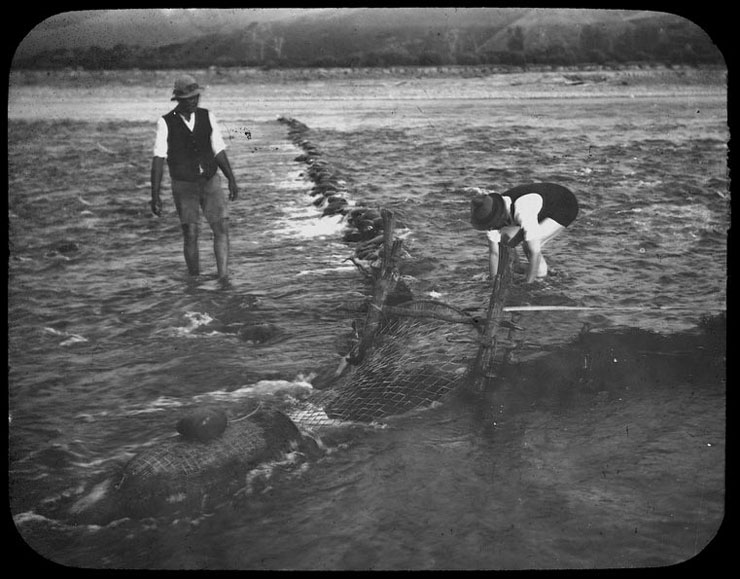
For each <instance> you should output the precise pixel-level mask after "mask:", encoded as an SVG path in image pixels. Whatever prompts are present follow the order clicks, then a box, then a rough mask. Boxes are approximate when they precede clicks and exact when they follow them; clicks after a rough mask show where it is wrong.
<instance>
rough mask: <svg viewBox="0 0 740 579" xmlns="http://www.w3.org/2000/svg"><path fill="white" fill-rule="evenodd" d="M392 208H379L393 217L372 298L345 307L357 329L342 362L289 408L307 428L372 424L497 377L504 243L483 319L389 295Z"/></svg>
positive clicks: (393, 254) (396, 245)
mask: <svg viewBox="0 0 740 579" xmlns="http://www.w3.org/2000/svg"><path fill="white" fill-rule="evenodd" d="M389 214H390V212H388V211H384V212H383V218H384V220H386V221H389V222H390V223H386V224H385V227H384V231H385V233H386V239H385V243H384V247H383V249H382V250H381V251H380V256H381V260H380V262H381V263H380V265H379V266H377V267H376V268H375V271H374V273H373V296H372V298H371V299H369V300H367V301H365V302H363V303H360V304H345V305H343V306H342V309H344V310H346V311H349V312H352V313H353V314H354V316H353V323H352V326H353V328H354V329H355V332H356V334H355V338H356V339H355V344H354V347H353V348H352V350H351V352H350V353H349V355H348V356H347V361H348V366H347V368H346V369H344V370H343V372H342V374H341V378H340V379H338V380H337V381H336V383H335V385H334V386H333V387H332V388H331V389H328V390H322V391H319V392H315V393H313V394H312V395H310V396H309V397H308V398H307V399H305V400H303V401H302V403H301V405H300V406H296V408H294V409H292V410H291V411H289V412H288V415H289V416H290V418H291V419H292V420H293V421H294V422H296V423H297V424H298V425H299V426H300V427H302V428H304V429H307V430H315V429H317V428H321V427H324V426H331V425H339V424H344V423H347V422H364V423H369V422H374V421H378V420H381V419H383V418H387V417H390V416H393V415H398V414H404V413H406V412H409V411H412V410H416V409H419V408H427V407H430V406H432V405H434V404H436V403H441V402H443V401H444V400H445V399H446V398H447V397H449V396H451V395H452V394H454V393H455V392H457V391H459V390H460V389H461V388H463V387H468V388H470V389H472V390H477V391H482V390H483V388H485V387H486V386H487V385H488V384H489V383H490V381H491V380H492V379H493V378H494V377H495V374H494V371H493V368H494V366H495V365H496V364H497V363H499V358H500V356H499V357H498V358H497V341H498V340H497V336H496V334H497V332H498V330H499V329H500V323H499V319H500V317H501V314H502V311H503V303H504V298H505V293H506V289H507V286H508V281H509V279H510V267H509V252H508V249H507V250H503V251H502V252H501V255H500V260H501V265H502V267H500V268H499V271H500V272H501V273H500V274H499V275H497V276H496V279H495V280H494V288H493V293H492V295H491V302H490V304H489V308H488V312H487V317H486V318H485V319H479V318H476V317H474V316H471V315H470V314H468V313H467V312H465V311H463V310H460V309H458V308H456V307H454V306H452V305H450V304H446V303H444V302H439V301H435V300H410V301H407V302H403V303H396V300H394V299H389V298H392V297H393V290H394V288H395V284H396V282H397V280H398V271H397V268H396V267H395V262H396V259H397V256H398V255H399V252H400V241H399V240H392V238H391V234H390V233H389V231H392V214H390V215H389ZM389 303H393V305H388V304H389ZM350 317H352V316H350Z"/></svg>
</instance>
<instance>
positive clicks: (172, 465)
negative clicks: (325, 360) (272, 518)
mask: <svg viewBox="0 0 740 579" xmlns="http://www.w3.org/2000/svg"><path fill="white" fill-rule="evenodd" d="M299 439H300V433H299V431H298V429H297V428H296V426H295V425H294V424H293V423H292V422H291V421H290V420H289V419H288V418H287V417H286V416H285V415H283V414H282V413H280V412H275V411H269V410H268V411H261V410H260V411H257V412H255V413H252V414H250V415H248V416H245V417H243V418H241V419H237V420H233V421H231V422H230V423H229V425H228V426H227V427H226V429H225V430H224V432H223V434H222V435H221V436H220V437H218V438H216V439H214V440H212V441H210V442H209V443H207V444H206V443H200V442H183V440H182V439H181V438H180V437H177V438H171V439H169V440H165V441H163V442H161V443H159V444H157V445H156V446H153V447H152V448H150V449H148V450H145V451H143V452H141V453H140V454H138V455H137V456H135V457H134V458H133V459H132V460H131V461H130V462H129V463H128V464H127V465H126V467H125V469H124V471H123V477H122V480H121V483H119V484H123V485H124V486H126V485H130V484H132V483H134V482H141V481H146V480H148V479H152V478H162V479H172V480H180V479H185V478H190V477H197V476H198V475H201V474H203V473H207V472H210V471H212V470H214V469H219V468H223V467H225V466H227V465H234V463H235V461H236V462H237V463H241V464H243V465H244V466H249V465H250V464H256V463H258V462H259V461H260V460H261V459H263V458H264V457H265V455H266V454H269V453H274V452H277V451H279V450H286V449H287V447H286V444H288V443H289V441H291V440H296V441H297V440H299ZM286 441H288V442H286Z"/></svg>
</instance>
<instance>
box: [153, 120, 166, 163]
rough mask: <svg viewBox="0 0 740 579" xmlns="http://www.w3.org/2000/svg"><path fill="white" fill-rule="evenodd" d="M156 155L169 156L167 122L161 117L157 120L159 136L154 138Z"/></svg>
mask: <svg viewBox="0 0 740 579" xmlns="http://www.w3.org/2000/svg"><path fill="white" fill-rule="evenodd" d="M153 154H154V156H155V157H162V158H163V159H166V158H167V123H166V122H165V120H164V119H163V118H162V117H160V118H159V120H158V121H157V136H156V137H155V138H154V151H153Z"/></svg>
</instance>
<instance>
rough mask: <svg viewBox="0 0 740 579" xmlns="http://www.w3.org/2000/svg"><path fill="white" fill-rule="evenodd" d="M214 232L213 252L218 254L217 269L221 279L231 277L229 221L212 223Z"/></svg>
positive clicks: (223, 220) (221, 220)
mask: <svg viewBox="0 0 740 579" xmlns="http://www.w3.org/2000/svg"><path fill="white" fill-rule="evenodd" d="M211 229H212V230H213V251H214V253H215V254H216V268H217V269H218V277H219V279H226V278H228V277H229V220H228V219H220V220H219V221H216V222H215V223H211Z"/></svg>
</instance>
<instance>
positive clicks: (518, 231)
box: [470, 183, 578, 283]
mask: <svg viewBox="0 0 740 579" xmlns="http://www.w3.org/2000/svg"><path fill="white" fill-rule="evenodd" d="M470 204H471V207H470V209H471V211H470V222H471V223H472V225H473V227H474V228H475V229H478V230H481V231H485V232H486V235H487V237H488V258H489V269H490V272H491V278H494V277H495V276H496V273H498V259H499V243H501V241H502V240H503V242H504V243H508V244H509V246H510V247H516V246H517V245H518V244H519V243H521V242H522V241H524V254H525V255H526V256H527V259H528V260H529V266H528V268H527V283H532V282H533V281H534V280H535V279H537V278H543V277H546V276H547V262H546V261H545V258H544V257H543V256H542V246H544V245H545V243H547V242H548V241H550V240H551V239H552V238H553V237H555V236H556V235H558V234H559V233H560V232H561V231H563V230H564V229H565V228H566V227H568V226H569V225H570V224H571V223H572V222H573V221H574V220H575V218H576V216H577V215H578V201H577V200H576V197H575V195H574V194H573V193H572V192H571V191H570V190H569V189H566V188H565V187H563V186H562V185H557V184H555V183H533V184H531V185H519V186H517V187H514V188H513V189H509V190H507V191H504V192H503V193H501V194H498V193H489V194H488V195H479V196H477V197H474V198H473V199H472V200H471V202H470Z"/></svg>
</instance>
